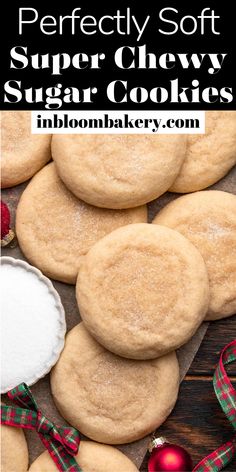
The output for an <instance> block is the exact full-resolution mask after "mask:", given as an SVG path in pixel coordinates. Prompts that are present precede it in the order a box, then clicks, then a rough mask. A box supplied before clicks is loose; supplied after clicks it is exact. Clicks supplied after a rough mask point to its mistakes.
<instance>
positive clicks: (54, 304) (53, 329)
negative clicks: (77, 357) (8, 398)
mask: <svg viewBox="0 0 236 472" xmlns="http://www.w3.org/2000/svg"><path fill="white" fill-rule="evenodd" d="M0 285H1V292H2V293H1V345H2V347H1V351H2V356H1V393H5V392H7V391H8V390H10V389H11V388H13V387H15V386H16V385H18V384H19V383H21V382H25V383H27V384H28V385H32V384H33V383H35V382H37V380H39V379H40V378H41V377H44V375H46V374H47V373H48V372H49V371H50V370H51V368H52V366H53V365H54V364H55V363H56V362H57V359H58V357H59V355H60V353H61V351H62V349H63V346H64V336H65V332H66V323H65V313H64V308H63V306H62V304H61V300H60V297H59V295H58V293H57V291H56V290H55V289H54V287H53V285H52V283H51V281H50V280H49V279H48V278H46V277H45V276H44V275H43V274H42V273H41V272H40V271H39V270H38V269H36V268H34V267H32V266H30V265H29V264H28V263H26V262H23V261H21V260H18V259H14V258H12V257H2V258H1V271H0Z"/></svg>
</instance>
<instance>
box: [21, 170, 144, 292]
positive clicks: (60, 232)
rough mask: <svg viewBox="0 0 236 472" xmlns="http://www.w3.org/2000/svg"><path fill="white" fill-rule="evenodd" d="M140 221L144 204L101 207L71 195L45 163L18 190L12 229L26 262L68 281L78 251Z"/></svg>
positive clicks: (72, 278)
mask: <svg viewBox="0 0 236 472" xmlns="http://www.w3.org/2000/svg"><path fill="white" fill-rule="evenodd" d="M146 221H147V208H146V206H141V207H137V208H133V209H129V210H107V209H101V208H96V207H93V206H91V205H88V204H87V203H85V202H83V201H81V200H79V199H77V198H76V197H75V196H74V195H73V194H72V193H71V192H70V191H69V190H68V189H67V188H66V187H65V185H64V184H63V182H62V181H61V180H60V178H59V176H58V174H57V172H56V168H55V164H54V163H51V164H49V165H48V166H46V167H44V169H42V170H41V171H40V172H39V173H38V174H36V175H35V177H34V178H33V179H32V181H31V182H30V184H29V185H28V186H27V188H26V190H25V191H24V192H23V194H22V196H21V198H20V202H19V204H18V208H17V214H16V232H17V237H18V240H19V244H20V247H21V249H22V251H23V253H24V254H25V256H26V257H27V259H28V260H29V261H30V262H31V263H32V264H34V265H35V266H36V267H38V268H39V269H41V270H42V271H43V272H44V273H45V274H46V275H48V276H49V277H52V278H53V279H56V280H60V281H62V282H67V283H72V284H73V283H75V282H76V277H77V274H78V270H79V267H80V264H81V261H82V259H83V257H84V255H85V254H86V253H87V251H88V250H89V249H90V247H91V246H92V245H93V244H94V243H95V242H96V241H97V240H99V239H100V238H102V237H103V236H105V235H106V234H107V233H109V232H111V231H112V230H114V229H116V228H118V227H119V226H123V225H126V224H129V223H137V222H146Z"/></svg>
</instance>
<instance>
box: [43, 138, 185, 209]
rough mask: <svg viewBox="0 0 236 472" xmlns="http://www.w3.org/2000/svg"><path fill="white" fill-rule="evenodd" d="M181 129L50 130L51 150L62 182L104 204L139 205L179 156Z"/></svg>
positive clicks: (175, 168)
mask: <svg viewBox="0 0 236 472" xmlns="http://www.w3.org/2000/svg"><path fill="white" fill-rule="evenodd" d="M185 149H186V138H185V137H184V136H183V135H182V136H181V135H169V136H165V135H158V136H147V135H78V134H77V135H67V136H66V135H55V136H53V140H52V155H53V159H54V161H55V162H56V166H57V170H58V172H59V175H60V177H61V179H62V180H63V181H64V183H65V184H66V186H67V187H68V188H69V189H70V190H71V191H72V192H73V193H74V194H75V195H76V196H77V197H78V198H81V199H82V200H84V201H86V202H88V203H90V204H92V205H95V206H98V207H106V208H118V209H120V208H130V207H135V206H137V205H142V204H144V203H147V202H149V201H151V200H154V199H155V198H157V197H159V195H161V194H162V193H164V192H165V191H166V190H168V188H169V187H170V185H171V184H172V183H173V182H174V180H175V178H176V177H177V175H178V173H179V171H180V167H181V165H182V163H183V160H184V157H185Z"/></svg>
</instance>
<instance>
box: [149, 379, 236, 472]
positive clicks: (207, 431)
mask: <svg viewBox="0 0 236 472" xmlns="http://www.w3.org/2000/svg"><path fill="white" fill-rule="evenodd" d="M157 436H164V437H166V439H167V440H168V441H169V442H172V443H175V444H178V445H180V446H183V447H185V448H186V449H187V450H188V451H189V453H190V454H191V456H192V459H193V462H194V465H196V464H197V463H198V462H199V461H200V460H201V459H202V458H203V457H205V456H206V455H207V454H209V453H210V452H212V451H213V450H215V449H216V448H217V447H218V446H220V445H221V444H223V443H224V442H226V441H227V440H229V439H231V438H232V436H233V431H232V428H231V426H230V423H229V422H228V420H227V419H226V417H225V415H224V413H223V411H222V410H221V407H220V405H219V403H218V400H217V398H216V396H215V394H214V391H213V386H212V382H211V381H209V380H204V379H202V380H191V381H190V380H188V381H184V382H183V383H182V384H181V387H180V395H179V398H178V401H177V404H176V407H175V409H174V411H173V412H172V414H171V416H170V417H169V418H168V419H167V421H166V422H165V423H164V424H163V425H162V426H161V427H160V428H159V430H158V433H157ZM147 460H148V454H147V455H146V457H145V460H144V462H143V464H142V467H141V469H140V471H141V472H146V471H147ZM224 470H225V471H226V472H230V471H231V472H235V471H236V457H235V459H234V460H233V462H232V463H231V464H230V465H228V467H227V468H226V469H224Z"/></svg>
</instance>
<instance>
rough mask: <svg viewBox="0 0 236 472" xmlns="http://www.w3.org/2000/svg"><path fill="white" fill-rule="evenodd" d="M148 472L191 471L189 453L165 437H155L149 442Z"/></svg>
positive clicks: (191, 465)
mask: <svg viewBox="0 0 236 472" xmlns="http://www.w3.org/2000/svg"><path fill="white" fill-rule="evenodd" d="M149 451H150V452H151V456H150V459H149V461H148V472H191V471H192V470H193V463H192V459H191V457H190V455H189V453H188V452H187V451H186V450H185V449H184V448H183V447H180V446H177V445H175V444H170V443H168V442H167V441H166V439H165V438H155V439H153V441H152V442H151V444H150V447H149Z"/></svg>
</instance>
